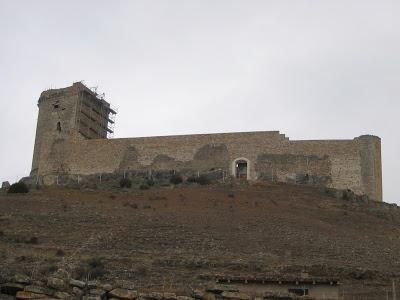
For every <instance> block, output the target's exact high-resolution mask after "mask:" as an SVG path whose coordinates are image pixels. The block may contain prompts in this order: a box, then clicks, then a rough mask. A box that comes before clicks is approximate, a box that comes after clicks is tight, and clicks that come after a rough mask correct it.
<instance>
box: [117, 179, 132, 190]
mask: <svg viewBox="0 0 400 300" xmlns="http://www.w3.org/2000/svg"><path fill="white" fill-rule="evenodd" d="M119 186H120V187H122V188H130V187H132V181H131V180H129V179H128V178H122V179H121V180H120V182H119Z"/></svg>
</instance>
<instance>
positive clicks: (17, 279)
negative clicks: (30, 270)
mask: <svg viewBox="0 0 400 300" xmlns="http://www.w3.org/2000/svg"><path fill="white" fill-rule="evenodd" d="M14 281H15V282H16V283H22V284H29V283H31V279H30V278H29V276H26V275H23V274H16V275H15V276H14Z"/></svg>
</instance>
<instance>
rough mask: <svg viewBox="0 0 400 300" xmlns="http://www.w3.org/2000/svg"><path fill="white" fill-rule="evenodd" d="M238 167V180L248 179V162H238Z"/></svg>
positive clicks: (236, 165) (236, 164)
mask: <svg viewBox="0 0 400 300" xmlns="http://www.w3.org/2000/svg"><path fill="white" fill-rule="evenodd" d="M235 167H236V178H238V179H244V180H246V179H247V161H245V160H238V161H236V163H235Z"/></svg>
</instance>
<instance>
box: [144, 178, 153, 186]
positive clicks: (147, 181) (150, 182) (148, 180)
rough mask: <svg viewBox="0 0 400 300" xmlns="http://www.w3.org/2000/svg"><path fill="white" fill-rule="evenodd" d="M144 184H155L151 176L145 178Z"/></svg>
mask: <svg viewBox="0 0 400 300" xmlns="http://www.w3.org/2000/svg"><path fill="white" fill-rule="evenodd" d="M146 184H147V185H148V186H153V185H154V184H155V182H154V180H153V179H152V178H149V179H147V180H146Z"/></svg>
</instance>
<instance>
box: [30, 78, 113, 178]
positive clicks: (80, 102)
mask: <svg viewBox="0 0 400 300" xmlns="http://www.w3.org/2000/svg"><path fill="white" fill-rule="evenodd" d="M103 98H104V96H103V95H99V94H97V93H96V92H95V91H93V90H91V89H89V88H88V87H86V86H85V85H84V84H83V83H81V82H75V83H74V84H73V85H72V86H70V87H66V88H61V89H50V90H46V91H44V92H42V93H41V95H40V98H39V101H38V107H39V115H38V120H37V126H36V138H35V146H34V152H33V159H32V170H31V175H35V174H38V171H39V169H40V164H41V163H45V162H46V161H48V158H49V155H52V154H54V153H55V152H57V151H55V150H56V148H57V143H58V142H60V141H64V140H66V139H71V138H81V139H82V138H83V139H106V138H107V137H108V136H109V135H110V134H112V133H113V129H112V127H113V124H114V118H113V117H114V116H115V114H116V112H115V111H114V110H113V109H112V108H111V107H110V104H109V103H108V102H107V101H105V100H104V99H103ZM58 154H60V151H58ZM53 158H54V157H53ZM56 171H60V170H56Z"/></svg>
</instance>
